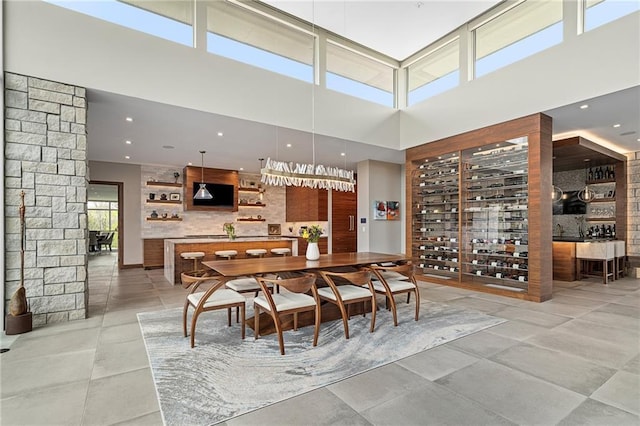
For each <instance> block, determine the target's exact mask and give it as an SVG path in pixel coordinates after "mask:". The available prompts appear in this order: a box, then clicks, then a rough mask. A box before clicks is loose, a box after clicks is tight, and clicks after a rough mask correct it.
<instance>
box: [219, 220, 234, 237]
mask: <svg viewBox="0 0 640 426" xmlns="http://www.w3.org/2000/svg"><path fill="white" fill-rule="evenodd" d="M222 230H223V231H224V232H226V233H227V236H228V237H229V239H230V240H235V239H236V228H235V227H234V226H233V223H230V222H227V223H225V224H224V225H222Z"/></svg>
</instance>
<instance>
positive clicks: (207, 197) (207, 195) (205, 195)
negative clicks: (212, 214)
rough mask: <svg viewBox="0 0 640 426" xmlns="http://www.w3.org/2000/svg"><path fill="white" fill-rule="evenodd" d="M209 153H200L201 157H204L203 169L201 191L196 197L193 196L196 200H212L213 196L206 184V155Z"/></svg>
mask: <svg viewBox="0 0 640 426" xmlns="http://www.w3.org/2000/svg"><path fill="white" fill-rule="evenodd" d="M206 152H207V151H200V155H201V156H202V167H201V169H200V170H201V172H200V189H198V192H196V195H194V196H193V199H194V200H211V199H212V198H213V195H211V193H210V192H209V191H208V190H207V184H206V183H204V154H205V153H206Z"/></svg>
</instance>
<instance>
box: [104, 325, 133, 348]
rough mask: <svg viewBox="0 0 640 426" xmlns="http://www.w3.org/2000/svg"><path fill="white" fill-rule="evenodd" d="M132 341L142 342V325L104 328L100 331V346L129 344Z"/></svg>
mask: <svg viewBox="0 0 640 426" xmlns="http://www.w3.org/2000/svg"><path fill="white" fill-rule="evenodd" d="M131 340H140V341H142V333H141V332H140V325H139V324H138V323H135V322H131V323H126V324H121V325H114V326H111V327H103V328H102V330H101V331H100V337H99V339H98V344H100V345H105V344H109V343H120V342H128V341H131Z"/></svg>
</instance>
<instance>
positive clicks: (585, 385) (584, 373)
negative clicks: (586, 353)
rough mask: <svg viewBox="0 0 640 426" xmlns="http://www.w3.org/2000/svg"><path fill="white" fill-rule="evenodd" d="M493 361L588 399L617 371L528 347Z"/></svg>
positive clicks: (512, 350)
mask: <svg viewBox="0 0 640 426" xmlns="http://www.w3.org/2000/svg"><path fill="white" fill-rule="evenodd" d="M491 360H492V361H495V362H498V363H500V364H502V365H506V366H508V367H512V368H515V369H517V370H520V371H522V372H525V373H528V374H530V375H532V376H536V377H538V378H540V379H544V380H546V381H548V382H550V383H555V384H556V385H559V386H562V387H563V388H566V389H569V390H572V391H574V392H578V393H581V394H583V395H585V396H589V395H591V394H592V393H593V392H594V391H595V390H596V389H598V388H599V387H600V386H602V384H603V383H604V382H606V381H607V380H609V378H611V376H613V375H614V374H615V372H616V370H615V369H613V368H607V367H603V366H600V365H597V364H594V363H592V362H588V361H585V360H583V359H581V358H578V357H575V356H572V355H567V354H565V353H562V352H556V351H552V350H549V349H544V348H540V347H536V346H531V345H527V344H521V345H518V346H513V347H511V348H509V349H507V350H505V351H503V352H500V353H499V354H496V355H494V356H493V357H491ZM549 360H553V361H552V362H549Z"/></svg>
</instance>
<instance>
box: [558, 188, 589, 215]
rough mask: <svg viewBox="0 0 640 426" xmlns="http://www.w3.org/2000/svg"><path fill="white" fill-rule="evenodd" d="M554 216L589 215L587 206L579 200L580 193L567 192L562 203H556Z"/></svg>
mask: <svg viewBox="0 0 640 426" xmlns="http://www.w3.org/2000/svg"><path fill="white" fill-rule="evenodd" d="M558 205H561V206H562V209H560V208H559V206H558ZM556 206H558V207H556ZM553 214H587V204H586V203H585V202H584V201H581V200H580V199H579V198H578V191H567V192H565V193H564V195H563V196H562V200H561V201H558V202H557V203H554V209H553Z"/></svg>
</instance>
